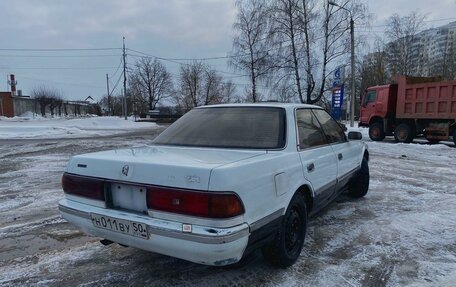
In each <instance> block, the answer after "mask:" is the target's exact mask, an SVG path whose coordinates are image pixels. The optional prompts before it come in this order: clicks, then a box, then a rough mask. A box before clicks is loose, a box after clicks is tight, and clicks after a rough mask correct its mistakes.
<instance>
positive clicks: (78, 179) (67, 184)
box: [62, 173, 105, 201]
mask: <svg viewBox="0 0 456 287" xmlns="http://www.w3.org/2000/svg"><path fill="white" fill-rule="evenodd" d="M62 188H63V191H64V192H65V193H68V194H73V195H78V196H83V197H87V198H90V199H97V200H103V201H104V200H105V195H104V181H103V180H101V179H97V178H91V177H85V176H79V175H74V174H68V173H64V174H63V176H62Z"/></svg>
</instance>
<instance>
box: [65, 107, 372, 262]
mask: <svg viewBox="0 0 456 287" xmlns="http://www.w3.org/2000/svg"><path fill="white" fill-rule="evenodd" d="M350 139H353V140H350ZM359 139H361V134H360V133H358V132H349V133H348V139H347V137H346V135H345V133H344V131H343V129H342V128H341V126H340V125H339V124H338V123H337V122H336V121H334V120H333V119H332V118H331V116H330V115H328V113H326V112H325V111H324V110H323V109H321V108H320V107H317V106H312V105H299V104H278V103H276V104H272V103H268V104H266V103H265V104H240V105H238V104H237V105H215V106H205V107H198V108H195V109H193V110H191V111H190V112H188V113H187V114H185V115H184V116H183V117H182V118H180V119H179V120H178V121H176V122H175V123H174V124H172V125H171V126H169V127H168V128H167V129H166V130H165V131H164V132H162V133H161V134H160V135H159V136H158V137H157V138H156V139H155V140H154V141H153V142H152V143H151V145H149V146H145V147H140V148H129V149H123V150H113V151H103V152H96V153H90V154H85V155H78V156H75V157H73V158H72V159H71V161H70V162H69V164H68V166H67V168H66V171H65V173H64V174H63V177H62V186H63V190H64V192H65V199H63V200H61V201H60V203H59V209H60V212H61V213H62V216H63V217H64V218H65V219H66V220H68V221H69V222H71V223H73V224H75V225H76V226H79V227H80V228H81V229H82V230H83V231H84V232H86V233H87V234H90V235H93V236H97V237H101V238H104V239H105V240H102V242H103V243H105V244H106V243H112V242H117V243H120V244H122V245H127V246H132V247H136V248H139V249H144V250H149V251H153V252H157V253H161V254H165V255H169V256H173V257H177V258H182V259H185V260H189V261H192V262H196V263H200V264H207V265H218V266H220V265H228V264H233V263H236V262H238V261H239V260H240V259H241V258H242V257H243V256H244V255H246V254H248V253H249V252H251V251H253V250H255V249H257V248H262V251H263V255H264V256H265V258H266V259H268V260H269V261H271V262H272V263H274V264H276V265H279V266H289V265H291V264H293V262H295V261H296V259H297V258H298V257H299V255H300V253H301V249H302V247H303V243H304V238H305V232H306V227H307V218H308V216H309V215H312V214H314V213H316V212H317V211H318V210H320V209H321V208H322V207H324V206H325V205H327V204H328V203H330V202H331V201H332V200H334V199H335V198H336V197H337V196H338V195H339V194H340V193H341V192H343V191H347V192H348V194H349V195H351V196H354V197H362V196H364V195H365V194H366V193H367V191H368V188H369V168H368V159H369V153H368V150H367V147H366V145H365V144H364V143H363V142H362V141H360V140H359Z"/></svg>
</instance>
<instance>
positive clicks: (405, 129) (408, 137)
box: [394, 124, 415, 143]
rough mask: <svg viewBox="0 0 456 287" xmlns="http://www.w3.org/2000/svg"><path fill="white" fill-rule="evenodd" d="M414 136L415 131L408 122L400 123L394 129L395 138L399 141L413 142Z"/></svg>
mask: <svg viewBox="0 0 456 287" xmlns="http://www.w3.org/2000/svg"><path fill="white" fill-rule="evenodd" d="M414 137H415V132H414V130H413V129H412V128H411V127H410V125H408V124H400V125H398V126H397V127H396V129H395V130H394V138H395V139H396V141H397V142H401V143H411V142H412V141H413V138H414Z"/></svg>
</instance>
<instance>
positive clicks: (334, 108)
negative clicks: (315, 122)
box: [331, 84, 344, 120]
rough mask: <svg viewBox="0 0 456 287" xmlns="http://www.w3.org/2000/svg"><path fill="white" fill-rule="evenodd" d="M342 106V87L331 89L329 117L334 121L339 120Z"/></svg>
mask: <svg viewBox="0 0 456 287" xmlns="http://www.w3.org/2000/svg"><path fill="white" fill-rule="evenodd" d="M343 104H344V85H343V84H342V85H341V86H340V87H336V88H333V91H332V102H331V115H332V116H333V118H334V119H335V120H340V118H341V116H342V105H343Z"/></svg>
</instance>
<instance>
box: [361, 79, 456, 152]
mask: <svg viewBox="0 0 456 287" xmlns="http://www.w3.org/2000/svg"><path fill="white" fill-rule="evenodd" d="M394 80H395V81H394V82H395V83H394V84H390V85H383V86H374V87H369V88H368V89H367V91H366V94H365V95H364V97H363V99H362V101H361V109H360V120H359V125H360V126H365V127H369V137H370V138H371V139H372V140H374V141H381V140H383V139H384V138H385V136H387V135H394V138H395V139H396V141H398V142H411V141H413V139H414V138H415V137H416V136H421V135H423V136H424V137H425V138H426V139H427V140H428V141H429V142H431V143H436V142H439V141H441V140H448V139H449V138H450V137H451V136H452V137H453V141H454V143H455V144H456V81H439V79H438V78H424V77H406V76H398V77H395V79H394Z"/></svg>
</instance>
